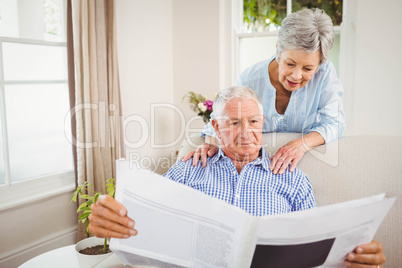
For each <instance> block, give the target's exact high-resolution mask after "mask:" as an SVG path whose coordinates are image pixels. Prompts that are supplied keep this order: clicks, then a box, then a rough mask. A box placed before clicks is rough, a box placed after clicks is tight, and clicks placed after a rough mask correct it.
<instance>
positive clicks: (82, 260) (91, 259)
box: [75, 237, 112, 268]
mask: <svg viewBox="0 0 402 268" xmlns="http://www.w3.org/2000/svg"><path fill="white" fill-rule="evenodd" d="M104 241H105V239H103V238H98V237H89V238H85V239H83V240H81V241H80V242H78V243H77V244H76V245H75V251H76V255H77V258H78V263H79V265H80V267H81V268H87V267H93V266H94V265H96V264H98V263H100V262H101V261H103V260H104V259H106V258H107V257H109V256H110V255H111V254H112V252H109V253H105V254H101V255H86V254H82V253H80V250H82V249H84V248H87V247H93V246H97V245H102V246H103V243H104Z"/></svg>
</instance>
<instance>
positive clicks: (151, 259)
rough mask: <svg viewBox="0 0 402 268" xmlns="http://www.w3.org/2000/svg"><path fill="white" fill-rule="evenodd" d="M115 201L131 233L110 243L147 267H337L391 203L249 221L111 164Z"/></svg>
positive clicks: (374, 201) (193, 193)
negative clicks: (130, 224) (131, 227)
mask: <svg viewBox="0 0 402 268" xmlns="http://www.w3.org/2000/svg"><path fill="white" fill-rule="evenodd" d="M116 178H117V185H116V199H117V200H118V201H119V202H121V203H122V204H123V205H124V206H125V207H126V208H127V210H128V216H129V217H130V218H132V219H134V220H135V222H136V224H135V228H136V229H137V231H138V234H137V235H136V236H134V237H131V238H129V239H111V241H110V248H111V250H112V251H113V252H115V254H117V256H118V257H119V258H120V259H121V260H122V262H123V263H124V264H128V265H133V264H135V265H148V266H154V267H167V268H169V267H220V268H221V267H228V268H232V267H242V268H243V267H253V268H254V267H255V268H258V267H264V268H266V267H317V266H320V267H343V261H344V259H345V256H346V254H347V253H348V252H351V251H352V250H353V249H354V248H355V247H356V246H357V245H360V244H364V243H368V242H370V241H371V240H372V238H373V236H374V234H375V232H376V230H377V229H378V227H379V226H380V224H381V222H382V221H383V219H384V217H385V216H386V214H387V213H388V211H389V209H390V208H391V206H392V205H393V203H394V202H395V200H396V198H395V197H393V198H388V199H385V198H384V197H385V195H384V194H381V195H377V196H372V197H368V198H364V199H357V200H353V201H348V202H344V203H338V204H334V205H329V206H323V207H319V208H314V209H310V210H305V211H298V212H292V213H288V214H282V215H268V216H264V217H255V216H252V215H250V214H248V213H246V212H245V211H243V210H241V209H239V208H237V207H235V206H232V205H230V204H228V203H226V202H224V201H222V200H219V199H216V198H213V197H210V196H208V195H206V194H204V193H202V192H200V191H198V190H195V189H192V188H191V187H188V186H186V185H183V184H180V183H176V182H173V181H171V180H169V179H167V178H164V177H163V176H160V175H157V174H154V173H151V172H150V171H146V170H138V169H135V168H130V166H129V163H128V162H127V161H122V160H119V161H117V175H116Z"/></svg>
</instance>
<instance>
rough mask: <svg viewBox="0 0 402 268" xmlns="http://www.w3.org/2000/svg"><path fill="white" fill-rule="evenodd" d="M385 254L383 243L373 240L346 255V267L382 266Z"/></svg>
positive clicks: (375, 267) (365, 267) (377, 267)
mask: <svg viewBox="0 0 402 268" xmlns="http://www.w3.org/2000/svg"><path fill="white" fill-rule="evenodd" d="M384 262H385V256H384V253H383V252H382V244H381V243H380V242H378V241H371V243H369V244H364V245H360V246H358V247H356V248H355V250H354V251H353V252H351V253H349V254H348V255H347V256H346V260H345V261H344V265H345V267H351V268H369V267H373V268H380V267H381V268H382V267H383V266H382V265H383V264H384Z"/></svg>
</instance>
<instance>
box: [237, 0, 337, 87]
mask: <svg viewBox="0 0 402 268" xmlns="http://www.w3.org/2000/svg"><path fill="white" fill-rule="evenodd" d="M235 2H237V3H236V4H235V5H236V6H242V12H237V14H241V16H242V18H238V21H237V23H236V25H235V33H236V34H235V49H236V55H237V58H236V60H235V65H236V70H235V73H236V76H237V75H238V74H240V73H241V72H242V71H244V70H245V69H246V68H247V67H249V66H250V65H252V64H254V63H256V62H259V61H262V60H266V59H268V58H270V57H271V56H273V55H274V54H275V52H276V42H277V39H278V29H279V27H280V26H281V22H282V20H283V19H284V18H285V17H286V16H287V14H289V13H291V12H294V11H298V10H301V9H302V8H314V7H318V8H321V9H323V10H325V12H326V13H327V14H328V15H329V16H330V17H331V18H332V22H333V23H334V31H335V42H334V47H333V48H332V50H331V55H330V61H331V62H332V63H333V64H334V66H335V68H336V70H337V72H338V74H339V52H340V34H341V31H340V24H341V22H342V8H343V0H328V1H323V0H243V1H241V0H235ZM237 17H239V16H237ZM235 78H236V77H235ZM235 80H236V79H235Z"/></svg>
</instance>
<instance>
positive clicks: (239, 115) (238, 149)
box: [212, 98, 265, 161]
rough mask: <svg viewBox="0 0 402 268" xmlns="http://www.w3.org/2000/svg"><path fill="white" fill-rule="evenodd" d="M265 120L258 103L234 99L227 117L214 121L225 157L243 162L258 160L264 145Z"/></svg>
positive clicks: (227, 105)
mask: <svg viewBox="0 0 402 268" xmlns="http://www.w3.org/2000/svg"><path fill="white" fill-rule="evenodd" d="M264 120H265V117H264V115H261V113H260V110H259V109H258V106H257V102H256V101H254V100H250V99H249V100H243V99H240V98H234V99H232V100H231V101H230V102H228V103H227V104H226V107H225V115H224V116H222V118H221V119H219V118H217V120H213V121H212V125H213V127H214V129H215V132H216V134H217V136H218V138H219V139H220V140H221V148H222V150H223V152H224V153H225V155H226V156H228V157H229V158H231V159H236V160H241V161H242V160H249V161H252V160H254V159H256V158H257V157H258V154H259V151H260V148H261V145H262V128H263V125H264Z"/></svg>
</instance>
